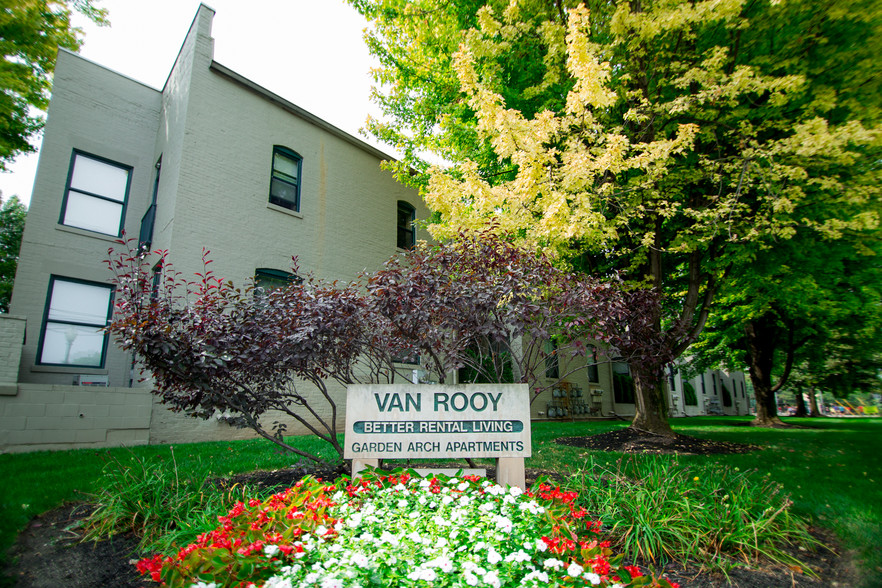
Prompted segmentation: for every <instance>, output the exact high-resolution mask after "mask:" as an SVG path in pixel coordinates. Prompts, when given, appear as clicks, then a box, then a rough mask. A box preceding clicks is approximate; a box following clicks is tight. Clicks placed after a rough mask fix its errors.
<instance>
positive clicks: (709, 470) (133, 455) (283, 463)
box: [0, 417, 882, 577]
mask: <svg viewBox="0 0 882 588" xmlns="http://www.w3.org/2000/svg"><path fill="white" fill-rule="evenodd" d="M787 421H788V422H790V423H794V424H799V425H802V426H804V427H806V428H802V429H755V428H752V427H747V426H745V425H746V424H747V422H749V418H748V417H740V418H739V417H701V418H689V419H677V420H675V421H673V426H674V428H675V430H676V431H677V432H679V433H683V434H688V435H694V436H696V437H703V438H707V439H712V440H720V441H733V442H739V443H751V444H756V445H759V446H760V447H761V448H762V449H760V450H759V451H756V452H753V453H748V454H734V455H713V456H679V457H677V456H662V457H657V456H656V457H653V456H631V457H626V458H625V459H624V460H623V459H622V458H623V456H622V455H621V454H616V453H606V452H598V451H590V450H586V449H580V448H576V447H570V446H563V445H557V444H555V443H554V439H556V438H558V437H562V436H575V435H586V434H596V433H601V432H604V431H608V430H612V429H615V428H618V427H623V426H626V423H620V422H615V423H613V422H608V421H605V422H591V423H585V422H578V423H567V422H562V423H557V422H555V423H550V422H549V423H535V424H534V425H533V437H532V439H533V456H532V457H531V458H529V459H528V460H527V467H530V468H542V469H549V470H557V471H562V472H564V471H565V472H570V473H575V472H579V471H581V472H587V473H589V474H590V473H591V472H594V473H602V470H606V471H616V470H617V469H620V468H621V467H622V463H623V462H625V461H627V463H628V464H630V465H629V466H628V467H634V468H638V470H635V471H638V472H639V468H641V467H646V468H655V469H656V474H655V475H659V474H658V472H659V471H661V470H659V468H671V467H675V466H676V467H677V468H687V469H689V468H692V469H689V471H692V470H696V471H699V470H700V471H701V472H702V474H701V476H706V477H707V478H709V483H715V482H714V480H715V479H716V480H717V481H719V480H722V479H723V478H724V477H726V476H731V475H733V474H732V472H735V471H737V472H741V473H740V474H739V475H745V476H747V475H749V476H751V478H750V479H752V480H761V481H762V482H760V484H768V485H774V484H780V485H781V487H782V489H783V492H784V493H786V494H789V495H790V496H791V497H792V499H793V501H794V505H793V507H792V510H793V512H794V513H795V514H797V515H802V516H805V517H807V518H808V519H809V520H811V521H812V522H814V523H816V524H819V525H821V526H825V527H828V528H830V529H832V530H833V531H835V532H836V533H837V534H838V535H839V536H840V537H841V539H842V540H843V542H844V545H845V547H846V548H849V549H853V550H855V551H857V552H858V553H859V554H860V556H861V558H862V564H863V568H864V570H865V571H866V573H867V574H870V575H873V576H874V577H878V574H879V573H880V572H882V554H880V552H879V550H878V549H877V548H876V547H877V546H878V545H880V544H882V508H880V505H882V486H880V482H882V460H879V459H878V458H877V456H878V455H879V453H880V450H882V435H880V433H882V419H787ZM296 442H297V443H298V444H300V446H301V447H304V448H306V449H308V450H310V451H318V452H322V454H323V455H324V456H326V457H328V458H330V457H332V455H333V454H332V452H331V451H330V448H329V447H327V446H324V447H323V446H322V444H321V443H320V442H318V441H316V440H314V439H312V438H309V437H301V438H297V439H296ZM173 456H174V457H173ZM113 460H118V461H120V462H123V463H124V462H126V461H127V460H128V461H129V462H132V460H134V461H133V462H132V463H135V464H137V463H138V461H139V460H140V461H143V462H144V463H147V462H149V463H152V464H157V467H158V468H159V470H160V471H163V472H166V474H168V473H169V472H173V471H175V470H174V463H175V462H176V463H177V472H178V481H179V479H180V474H181V473H185V474H186V476H185V478H186V479H188V480H194V481H198V480H201V479H204V478H205V477H210V476H225V475H229V474H232V473H238V472H244V471H250V470H255V469H277V468H281V467H287V466H290V465H292V463H293V462H294V461H296V460H295V459H294V458H292V457H291V456H285V455H281V454H279V453H277V452H276V451H275V450H274V449H273V446H272V445H271V444H269V443H268V442H266V441H262V440H252V441H238V442H226V443H223V442H218V443H199V444H186V445H176V446H175V447H174V451H173V453H172V451H171V450H170V448H169V447H168V446H148V447H136V448H132V449H131V450H128V449H113V450H74V451H62V452H37V453H30V454H5V455H0V472H2V474H3V477H4V480H5V483H4V484H3V485H0V552H2V553H4V554H5V552H6V549H7V548H8V547H9V546H10V545H11V543H12V541H13V540H14V537H15V534H16V533H17V532H18V531H19V530H20V529H21V528H23V527H24V525H25V524H26V523H27V521H28V520H29V519H30V518H31V517H33V516H34V515H36V514H38V513H40V512H43V511H46V510H49V509H51V508H53V507H55V506H57V505H59V504H61V503H62V502H65V501H70V500H83V499H87V498H88V495H90V494H95V493H97V492H99V490H100V486H101V485H102V484H104V485H107V484H109V483H110V482H109V481H107V480H104V479H102V477H101V474H102V469H103V468H104V467H105V465H106V464H107V463H108V461H113ZM163 468H164V469H163ZM735 468H737V470H736V469H735ZM672 471H673V470H672ZM154 475H160V474H154ZM635 475H640V474H639V473H638V474H635ZM661 475H668V476H669V477H671V478H676V477H677V474H674V473H671V474H664V473H662V474H661ZM168 481H169V478H168V476H166V479H165V482H163V484H164V483H166V482H168ZM588 481H589V482H590V480H588ZM121 483H124V481H122V482H121ZM579 483H587V482H585V481H584V480H583V481H580V482H579ZM161 485H162V484H160V486H161ZM670 485H671V489H670V495H671V496H672V497H677V496H682V495H683V494H684V492H686V490H687V489H685V488H683V489H682V492H678V488H677V486H683V485H684V482H683V481H682V480H679V479H675V480H671V481H670ZM172 487H174V486H172ZM178 490H179V491H182V492H183V491H184V490H183V489H182V488H180V487H179V488H178ZM187 491H189V490H187ZM144 492H145V493H144V496H145V497H146V496H148V495H149V493H148V492H147V491H146V490H145V491H144ZM150 492H153V490H150ZM692 494H693V495H694V492H693V493H692ZM134 495H135V496H136V498H135V500H136V501H137V500H138V498H137V496H138V495H139V492H135V493H134ZM154 495H155V493H154ZM185 498H186V497H183V496H182V497H181V500H179V501H177V502H178V503H179V504H183V505H187V504H190V503H188V502H187V500H186V499H185ZM650 498H651V495H649V494H647V496H646V499H647V500H648V499H650ZM693 498H695V496H693ZM165 508H166V507H165V506H162V507H161V508H160V507H157V508H156V510H163V509H165ZM186 508H188V509H189V510H191V511H193V510H196V511H199V508H201V507H194V506H192V505H190V506H187V507H186ZM213 508H215V507H211V508H209V507H207V506H206V507H205V509H207V510H211V509H213Z"/></svg>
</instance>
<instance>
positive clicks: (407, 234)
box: [398, 200, 416, 249]
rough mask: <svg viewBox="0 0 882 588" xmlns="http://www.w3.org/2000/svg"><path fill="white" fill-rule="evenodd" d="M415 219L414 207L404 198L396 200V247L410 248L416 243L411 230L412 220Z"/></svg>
mask: <svg viewBox="0 0 882 588" xmlns="http://www.w3.org/2000/svg"><path fill="white" fill-rule="evenodd" d="M414 219H416V209H414V207H413V206H411V205H410V204H409V203H407V202H405V201H404V200H399V201H398V247H399V248H401V249H412V248H413V246H414V245H416V236H415V233H414V230H413V221H414Z"/></svg>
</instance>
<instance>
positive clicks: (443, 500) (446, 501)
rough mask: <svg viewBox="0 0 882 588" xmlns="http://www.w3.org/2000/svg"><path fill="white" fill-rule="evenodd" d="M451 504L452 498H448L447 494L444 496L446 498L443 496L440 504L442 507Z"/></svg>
mask: <svg viewBox="0 0 882 588" xmlns="http://www.w3.org/2000/svg"><path fill="white" fill-rule="evenodd" d="M451 502H453V496H450V495H449V494H448V495H446V496H444V497H443V498H442V499H441V504H442V505H444V506H447V505H448V504H450V503H451Z"/></svg>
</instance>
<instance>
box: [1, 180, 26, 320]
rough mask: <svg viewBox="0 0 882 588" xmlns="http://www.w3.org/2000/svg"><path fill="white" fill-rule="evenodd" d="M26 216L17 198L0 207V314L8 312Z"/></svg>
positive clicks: (22, 205) (24, 208) (24, 209)
mask: <svg viewBox="0 0 882 588" xmlns="http://www.w3.org/2000/svg"><path fill="white" fill-rule="evenodd" d="M0 200H2V197H0ZM27 214H28V209H27V207H25V205H24V204H22V203H21V202H20V201H19V199H18V197H17V196H13V197H12V198H9V199H8V200H6V201H5V202H3V205H2V207H0V312H9V301H10V299H11V298H12V286H13V283H14V282H15V270H16V268H17V267H18V254H19V251H20V250H21V237H22V234H23V233H24V226H25V218H26V217H27Z"/></svg>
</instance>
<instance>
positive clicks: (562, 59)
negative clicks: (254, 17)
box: [353, 0, 882, 433]
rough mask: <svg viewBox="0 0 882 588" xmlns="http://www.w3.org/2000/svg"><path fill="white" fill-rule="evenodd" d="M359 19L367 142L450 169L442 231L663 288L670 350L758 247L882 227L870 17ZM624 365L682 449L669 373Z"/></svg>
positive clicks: (438, 185) (683, 344)
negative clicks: (366, 70) (521, 247)
mask: <svg viewBox="0 0 882 588" xmlns="http://www.w3.org/2000/svg"><path fill="white" fill-rule="evenodd" d="M353 3H354V4H355V5H356V6H357V7H358V8H359V9H360V10H361V11H362V12H363V13H364V14H365V15H366V16H368V17H369V18H370V19H372V20H373V21H374V23H375V25H376V26H375V29H374V31H375V32H374V33H372V35H370V36H369V43H370V45H371V47H372V50H373V51H374V52H375V54H377V55H378V56H379V57H380V60H381V63H382V66H383V67H382V68H381V69H380V70H379V71H378V74H377V81H378V82H380V84H381V85H380V86H379V89H378V90H377V96H378V100H379V101H380V104H381V106H382V107H383V108H384V111H385V114H386V115H387V118H386V120H384V121H382V122H373V123H371V124H369V128H370V129H371V130H372V131H373V132H374V133H375V134H377V136H379V137H380V138H391V139H393V140H395V141H397V143H398V146H399V147H400V148H401V147H404V152H405V161H406V162H410V160H415V161H416V163H417V164H418V163H419V160H420V152H421V150H434V151H435V152H436V154H438V155H440V156H442V157H444V158H446V159H447V160H449V161H450V162H452V163H453V164H455V165H454V166H452V167H448V168H445V169H441V168H437V169H429V173H428V175H427V179H426V181H425V187H424V190H423V193H424V196H425V197H426V200H427V203H428V204H429V206H430V207H431V208H433V210H435V211H436V221H437V222H435V224H433V225H432V226H430V229H431V230H432V231H433V233H434V234H435V235H436V236H437V237H439V238H444V237H446V236H448V235H451V234H453V233H454V232H457V231H461V230H475V229H478V228H483V227H484V226H486V225H487V224H493V225H494V226H496V227H497V228H498V230H499V231H500V232H505V233H507V234H509V235H512V236H514V237H516V238H517V239H519V240H521V241H523V242H525V243H527V244H529V245H531V246H533V247H536V248H538V249H544V250H550V251H553V252H554V253H555V254H557V255H559V256H560V257H561V258H562V259H570V260H572V261H573V263H576V264H578V265H580V266H581V267H585V268H587V269H590V270H593V271H601V272H615V273H618V274H619V275H623V276H625V277H627V278H628V279H629V280H631V281H632V282H633V283H634V284H635V285H639V286H642V287H652V288H657V289H659V290H661V291H663V292H664V293H665V295H666V302H667V313H666V314H665V316H663V317H659V322H660V324H664V325H665V326H666V329H667V330H666V338H667V344H668V345H669V347H670V348H671V349H672V350H673V351H674V353H675V354H679V353H682V352H683V351H684V350H685V349H686V348H687V347H688V346H689V345H690V344H691V343H692V342H693V341H694V340H695V339H696V337H697V336H698V335H699V333H700V332H701V330H702V328H703V326H704V323H705V321H706V320H707V317H708V314H709V312H710V308H711V303H712V301H713V299H714V297H715V295H716V293H717V291H718V289H719V288H720V287H721V285H722V284H724V283H725V281H726V280H727V279H728V278H729V277H730V276H732V275H736V274H738V273H739V272H740V271H741V269H742V268H743V267H747V266H748V265H749V264H750V263H751V256H755V255H756V251H757V250H763V249H769V248H773V247H774V246H775V244H776V243H779V242H783V241H787V240H789V239H791V238H792V237H793V236H794V235H795V234H796V231H797V229H798V228H801V229H805V230H807V231H811V232H812V233H813V234H816V235H817V236H819V237H823V238H827V239H831V240H835V239H836V238H837V236H838V235H840V234H841V233H842V232H843V231H845V230H853V231H861V230H865V229H869V228H872V227H875V226H876V225H877V224H878V198H879V191H878V188H877V185H878V182H877V180H878V177H877V176H878V170H876V169H875V168H874V167H873V165H872V163H873V162H875V161H879V152H878V150H879V140H880V139H879V133H878V132H877V131H876V130H875V125H876V124H877V123H878V120H879V113H880V98H879V97H880V92H879V83H880V80H879V76H877V75H876V73H877V69H876V66H875V57H874V56H875V55H876V54H877V53H878V50H879V49H880V38H882V36H880V34H879V33H880V32H882V18H880V8H879V6H878V4H877V3H875V2H870V1H869V0H836V1H834V2H828V3H824V4H822V3H820V2H802V3H797V2H771V1H755V2H746V1H741V0H722V1H704V2H686V1H667V2H662V1H654V0H649V1H639V0H635V1H632V2H617V3H602V2H592V3H591V5H590V9H591V11H590V13H589V12H588V10H586V9H584V8H577V7H574V3H573V2H566V1H558V2H554V3H552V2H543V1H541V0H523V1H520V2H486V3H477V2H467V1H465V0H460V1H456V0H454V1H452V2H441V1H440V0H422V1H418V2H403V1H401V0H374V1H369V0H353ZM436 22H437V23H440V25H439V26H438V27H437V28H436ZM409 44H412V45H415V46H414V47H412V48H411V49H407V48H406V47H407V46H408V45H409ZM454 46H456V47H457V48H458V49H457V50H456V51H455V52H453V53H451V48H452V47H454ZM405 58H406V60H405ZM451 69H452V72H451V71H450V70H451ZM454 75H455V78H454V77H453V76H454ZM454 82H456V84H455V83H454ZM457 85H458V89H457ZM435 136H437V137H438V138H429V137H435ZM488 153H489V155H488ZM488 160H492V161H491V163H488ZM415 167H416V169H425V164H423V167H422V168H421V167H419V165H415ZM831 211H835V212H836V214H833V215H831V214H830V212H831ZM846 211H847V212H848V213H849V214H844V213H845V212H846ZM632 368H633V369H634V371H635V382H636V384H637V399H636V400H637V401H636V415H635V419H634V423H633V425H634V426H635V427H637V428H641V429H648V430H652V431H654V432H658V433H670V432H671V430H670V427H669V426H668V424H667V417H666V414H665V406H666V402H665V401H664V398H663V391H662V387H661V386H662V383H661V382H662V378H661V377H660V375H661V374H659V373H656V372H655V371H654V370H649V371H647V370H645V369H644V368H643V367H642V366H640V365H632Z"/></svg>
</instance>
